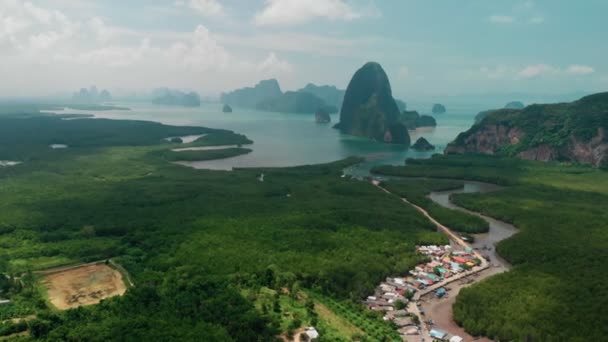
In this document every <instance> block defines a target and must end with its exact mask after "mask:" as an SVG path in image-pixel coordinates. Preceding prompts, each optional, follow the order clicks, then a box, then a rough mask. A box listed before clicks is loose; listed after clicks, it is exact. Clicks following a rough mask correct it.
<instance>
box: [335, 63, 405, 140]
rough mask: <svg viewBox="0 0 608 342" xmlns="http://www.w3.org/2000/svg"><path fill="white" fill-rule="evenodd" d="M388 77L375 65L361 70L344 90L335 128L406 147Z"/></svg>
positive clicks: (370, 64)
mask: <svg viewBox="0 0 608 342" xmlns="http://www.w3.org/2000/svg"><path fill="white" fill-rule="evenodd" d="M399 118H400V113H399V108H398V107H397V104H396V103H395V99H394V98H393V94H392V90H391V85H390V82H389V80H388V76H387V75H386V73H385V72H384V70H383V69H382V67H381V66H380V64H378V63H374V62H369V63H367V64H365V65H364V66H363V67H361V68H360V69H359V70H357V72H356V73H355V75H354V76H353V78H352V79H351V81H350V83H349V84H348V88H347V89H346V94H345V95H344V102H343V104H342V109H341V111H340V122H339V123H338V124H337V125H336V126H335V127H336V128H338V129H339V130H340V131H341V132H342V133H345V134H351V135H356V136H360V137H367V138H370V139H375V140H378V141H384V142H386V143H392V144H403V145H409V144H410V136H409V133H408V131H407V127H406V126H405V125H404V124H403V123H402V122H400V120H399Z"/></svg>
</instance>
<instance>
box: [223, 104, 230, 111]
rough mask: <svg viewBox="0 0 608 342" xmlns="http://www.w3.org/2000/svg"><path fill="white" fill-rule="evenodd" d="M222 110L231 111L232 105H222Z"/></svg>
mask: <svg viewBox="0 0 608 342" xmlns="http://www.w3.org/2000/svg"><path fill="white" fill-rule="evenodd" d="M222 112H223V113H232V107H230V105H227V104H225V105H224V107H223V108H222Z"/></svg>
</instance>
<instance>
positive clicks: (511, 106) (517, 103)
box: [505, 101, 526, 109]
mask: <svg viewBox="0 0 608 342" xmlns="http://www.w3.org/2000/svg"><path fill="white" fill-rule="evenodd" d="M525 107H526V106H525V105H524V104H523V102H521V101H511V102H509V103H507V104H506V105H505V108H506V109H524V108H525Z"/></svg>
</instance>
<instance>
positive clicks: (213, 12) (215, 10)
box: [175, 0, 224, 17]
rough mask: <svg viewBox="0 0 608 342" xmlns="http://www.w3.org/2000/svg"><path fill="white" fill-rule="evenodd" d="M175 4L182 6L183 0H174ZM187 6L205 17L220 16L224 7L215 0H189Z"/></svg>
mask: <svg viewBox="0 0 608 342" xmlns="http://www.w3.org/2000/svg"><path fill="white" fill-rule="evenodd" d="M175 4H176V5H177V6H184V5H185V3H184V1H176V2H175ZM187 4H188V7H190V8H191V9H193V10H196V11H197V12H198V13H199V14H201V15H203V16H205V17H214V16H221V15H223V14H224V7H223V6H222V4H220V3H219V2H218V1H217V0H190V1H188V2H187Z"/></svg>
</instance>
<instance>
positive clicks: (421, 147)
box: [412, 137, 435, 152]
mask: <svg viewBox="0 0 608 342" xmlns="http://www.w3.org/2000/svg"><path fill="white" fill-rule="evenodd" d="M412 149H413V150H415V151H420V152H424V151H432V150H434V149H435V146H434V145H432V144H431V143H430V142H429V141H428V140H426V139H425V138H423V137H420V138H418V140H416V142H415V143H414V145H412Z"/></svg>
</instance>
